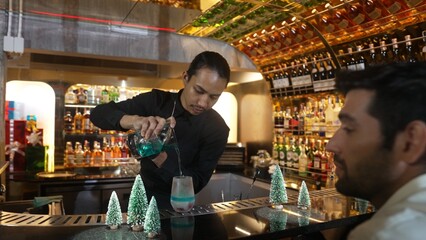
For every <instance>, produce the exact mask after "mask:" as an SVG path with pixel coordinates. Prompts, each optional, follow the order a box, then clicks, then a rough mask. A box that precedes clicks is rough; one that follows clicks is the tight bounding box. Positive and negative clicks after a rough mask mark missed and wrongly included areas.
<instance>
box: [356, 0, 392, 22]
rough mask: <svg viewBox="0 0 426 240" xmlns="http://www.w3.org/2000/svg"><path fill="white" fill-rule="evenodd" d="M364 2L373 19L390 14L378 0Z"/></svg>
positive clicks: (366, 10)
mask: <svg viewBox="0 0 426 240" xmlns="http://www.w3.org/2000/svg"><path fill="white" fill-rule="evenodd" d="M362 3H363V6H364V10H365V12H366V13H367V15H368V17H369V18H371V19H373V20H377V19H380V18H382V17H385V16H387V15H388V14H386V13H387V12H386V11H384V10H383V9H382V7H381V5H380V3H379V2H378V1H377V0H363V1H362Z"/></svg>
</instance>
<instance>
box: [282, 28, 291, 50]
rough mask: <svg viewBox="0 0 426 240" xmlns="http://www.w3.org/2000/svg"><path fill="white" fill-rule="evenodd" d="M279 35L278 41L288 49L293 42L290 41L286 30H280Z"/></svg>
mask: <svg viewBox="0 0 426 240" xmlns="http://www.w3.org/2000/svg"><path fill="white" fill-rule="evenodd" d="M279 34H280V40H279V41H280V42H282V43H283V44H284V45H285V46H287V47H288V46H290V45H292V44H293V40H292V38H291V36H290V33H289V31H288V30H286V29H282V30H280V33H279Z"/></svg>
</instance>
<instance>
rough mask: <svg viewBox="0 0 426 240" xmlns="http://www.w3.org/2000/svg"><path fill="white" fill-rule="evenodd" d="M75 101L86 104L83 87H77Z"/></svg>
mask: <svg viewBox="0 0 426 240" xmlns="http://www.w3.org/2000/svg"><path fill="white" fill-rule="evenodd" d="M77 103H78V104H86V103H87V93H86V90H84V88H82V87H81V88H79V89H78V93H77Z"/></svg>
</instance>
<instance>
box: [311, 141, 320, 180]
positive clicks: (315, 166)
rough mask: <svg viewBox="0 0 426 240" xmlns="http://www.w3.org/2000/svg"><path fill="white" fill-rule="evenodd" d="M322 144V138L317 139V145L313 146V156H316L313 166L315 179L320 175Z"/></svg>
mask: <svg viewBox="0 0 426 240" xmlns="http://www.w3.org/2000/svg"><path fill="white" fill-rule="evenodd" d="M320 145H321V140H317V141H316V142H315V147H314V148H313V152H312V153H313V156H314V162H313V168H312V177H314V178H315V179H317V178H318V177H319V178H321V177H320V175H319V174H318V173H319V172H321V152H320Z"/></svg>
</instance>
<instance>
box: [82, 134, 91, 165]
mask: <svg viewBox="0 0 426 240" xmlns="http://www.w3.org/2000/svg"><path fill="white" fill-rule="evenodd" d="M83 151H84V153H83V157H84V160H83V165H84V166H90V165H91V164H92V151H91V150H90V142H89V141H87V140H85V141H84V148H83Z"/></svg>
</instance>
